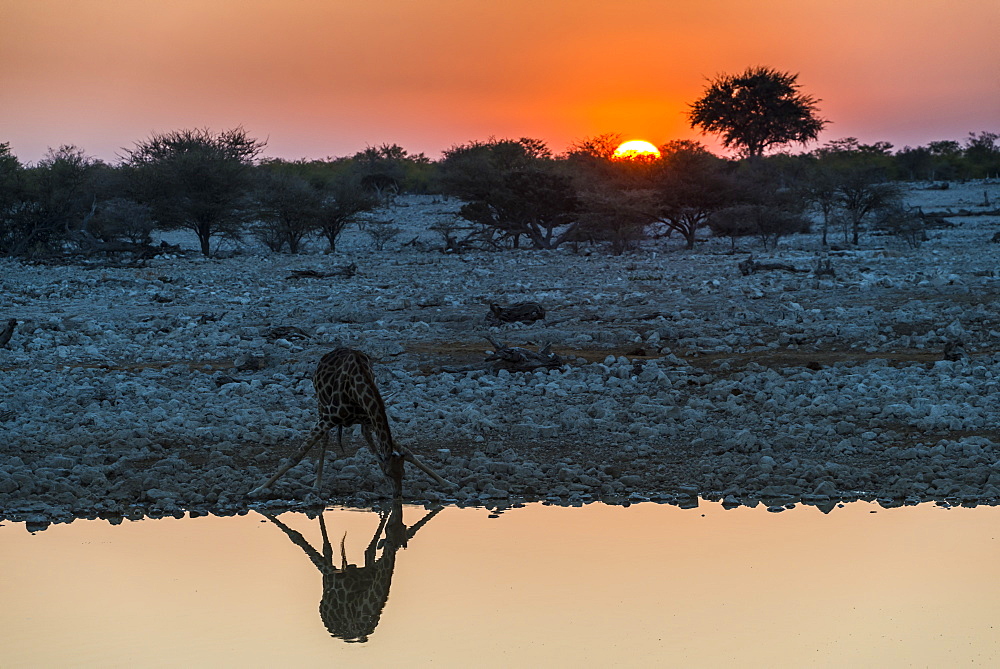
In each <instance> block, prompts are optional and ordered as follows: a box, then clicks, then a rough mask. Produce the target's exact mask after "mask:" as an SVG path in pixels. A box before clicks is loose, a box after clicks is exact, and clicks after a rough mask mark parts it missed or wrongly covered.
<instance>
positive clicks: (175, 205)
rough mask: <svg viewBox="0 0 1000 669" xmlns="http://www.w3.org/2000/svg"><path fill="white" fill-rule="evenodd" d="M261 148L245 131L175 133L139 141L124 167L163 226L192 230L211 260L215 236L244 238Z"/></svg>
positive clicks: (259, 142) (127, 153) (138, 192)
mask: <svg viewBox="0 0 1000 669" xmlns="http://www.w3.org/2000/svg"><path fill="white" fill-rule="evenodd" d="M263 149H264V142H261V141H258V140H256V139H253V138H251V137H250V136H249V135H247V133H246V131H245V130H244V129H243V128H234V129H232V130H226V131H223V132H220V133H218V134H215V133H212V132H211V131H210V130H208V129H196V130H175V131H172V132H169V133H165V134H154V135H153V136H152V137H150V138H149V139H147V140H144V141H142V142H138V143H136V145H135V148H134V149H132V150H130V151H127V152H126V156H125V163H126V164H127V165H128V166H129V167H131V168H132V169H133V175H134V179H135V181H134V183H135V187H136V192H137V194H138V196H139V198H140V200H141V201H142V202H144V203H146V204H148V205H150V206H151V207H152V208H153V212H154V215H155V217H156V220H157V222H158V224H159V225H160V227H162V228H165V229H173V228H186V229H188V230H191V231H193V232H194V233H195V234H196V235H197V236H198V241H199V243H200V245H201V252H202V253H203V254H204V255H206V256H208V255H211V249H210V242H211V239H212V238H213V237H217V236H238V235H239V234H240V232H241V230H242V227H243V224H244V222H245V220H246V218H247V214H248V213H249V212H248V209H247V207H246V206H245V205H246V199H245V198H246V195H247V192H248V190H249V188H250V186H251V169H250V168H251V165H252V164H253V162H254V160H255V159H256V158H257V156H258V155H260V152H261V151H262V150H263Z"/></svg>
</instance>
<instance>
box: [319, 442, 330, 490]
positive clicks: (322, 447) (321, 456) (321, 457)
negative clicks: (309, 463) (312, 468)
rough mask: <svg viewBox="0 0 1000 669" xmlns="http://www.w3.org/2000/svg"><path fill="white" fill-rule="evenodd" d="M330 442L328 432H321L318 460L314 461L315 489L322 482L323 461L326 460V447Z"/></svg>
mask: <svg viewBox="0 0 1000 669" xmlns="http://www.w3.org/2000/svg"><path fill="white" fill-rule="evenodd" d="M329 443H330V433H329V432H326V433H324V434H323V443H322V444H320V447H319V460H318V461H317V462H316V490H317V491H318V490H319V489H320V488H319V487H320V484H322V483H323V463H324V462H325V461H326V447H327V445H328V444H329Z"/></svg>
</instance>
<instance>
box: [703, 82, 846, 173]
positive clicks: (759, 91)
mask: <svg viewBox="0 0 1000 669" xmlns="http://www.w3.org/2000/svg"><path fill="white" fill-rule="evenodd" d="M798 76H799V75H798V74H791V73H787V72H779V71H777V70H774V69H771V68H768V67H751V68H748V69H747V70H746V71H745V72H743V73H742V74H737V75H729V74H722V75H719V76H717V77H716V78H715V79H713V80H711V81H710V82H709V85H708V86H707V87H706V89H705V94H704V95H703V96H702V97H701V98H699V99H698V100H696V101H695V102H694V103H693V104H691V110H690V112H689V113H688V120H689V121H690V122H691V127H692V128H696V127H697V128H701V130H702V132H703V133H714V134H718V135H720V136H721V138H722V144H723V146H725V147H726V148H731V149H736V150H737V151H738V152H739V153H740V154H741V155H742V156H745V157H747V158H756V157H759V156H762V155H764V152H765V151H767V150H768V149H769V148H771V147H775V146H782V145H785V144H793V143H800V144H806V143H808V142H810V141H812V140H815V139H816V137H817V136H818V135H819V133H820V131H821V130H822V129H823V128H824V127H825V126H826V125H827V123H829V121H826V120H824V119H821V118H820V117H819V116H817V111H818V108H817V107H816V103H817V102H818V100H817V99H816V98H814V97H812V96H811V95H806V94H805V93H801V92H800V91H799V88H800V85H799V83H798V81H797V80H798Z"/></svg>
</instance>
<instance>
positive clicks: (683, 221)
mask: <svg viewBox="0 0 1000 669" xmlns="http://www.w3.org/2000/svg"><path fill="white" fill-rule="evenodd" d="M660 153H661V159H660V161H659V164H658V165H656V173H655V176H654V179H655V181H654V183H655V186H654V187H655V188H656V190H657V192H658V198H657V204H658V207H657V218H658V219H659V221H660V223H662V224H663V225H665V226H666V227H667V229H668V230H671V231H676V232H679V233H680V234H681V236H683V237H684V240H685V243H686V245H687V248H689V249H692V248H694V243H695V237H696V235H697V233H698V230H699V229H701V228H703V227H706V226H707V225H708V222H709V219H710V217H711V215H712V213H713V212H715V211H718V210H719V209H722V208H723V207H726V206H727V205H729V204H730V202H731V201H732V199H733V186H732V181H731V179H730V178H729V175H728V174H727V172H726V163H725V161H723V160H722V159H720V158H718V157H717V156H714V155H712V154H711V153H709V152H708V151H707V150H706V149H705V147H703V146H702V145H701V144H699V143H697V142H688V141H677V142H671V143H669V144H666V145H664V146H662V147H660Z"/></svg>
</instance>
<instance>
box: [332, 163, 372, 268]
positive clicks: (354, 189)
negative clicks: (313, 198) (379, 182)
mask: <svg viewBox="0 0 1000 669" xmlns="http://www.w3.org/2000/svg"><path fill="white" fill-rule="evenodd" d="M379 204H380V202H379V198H378V197H377V196H376V195H375V194H373V193H371V192H369V191H368V190H366V189H365V188H364V187H363V186H362V185H361V183H360V182H359V181H358V180H357V179H355V178H354V177H353V176H352V175H349V174H348V175H343V176H340V177H338V178H336V179H334V180H332V181H330V182H329V183H327V184H325V185H324V186H323V190H322V192H321V203H320V208H319V230H320V232H321V233H322V234H323V236H324V237H326V241H327V242H328V243H329V248H328V249H327V252H328V253H332V252H334V251H336V250H337V239H338V238H339V237H340V235H341V233H342V232H343V231H344V229H345V228H347V226H348V225H349V224H351V223H359V224H360V220H361V215H362V214H364V213H366V212H369V211H372V210H374V209H377V208H378V206H379Z"/></svg>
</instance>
